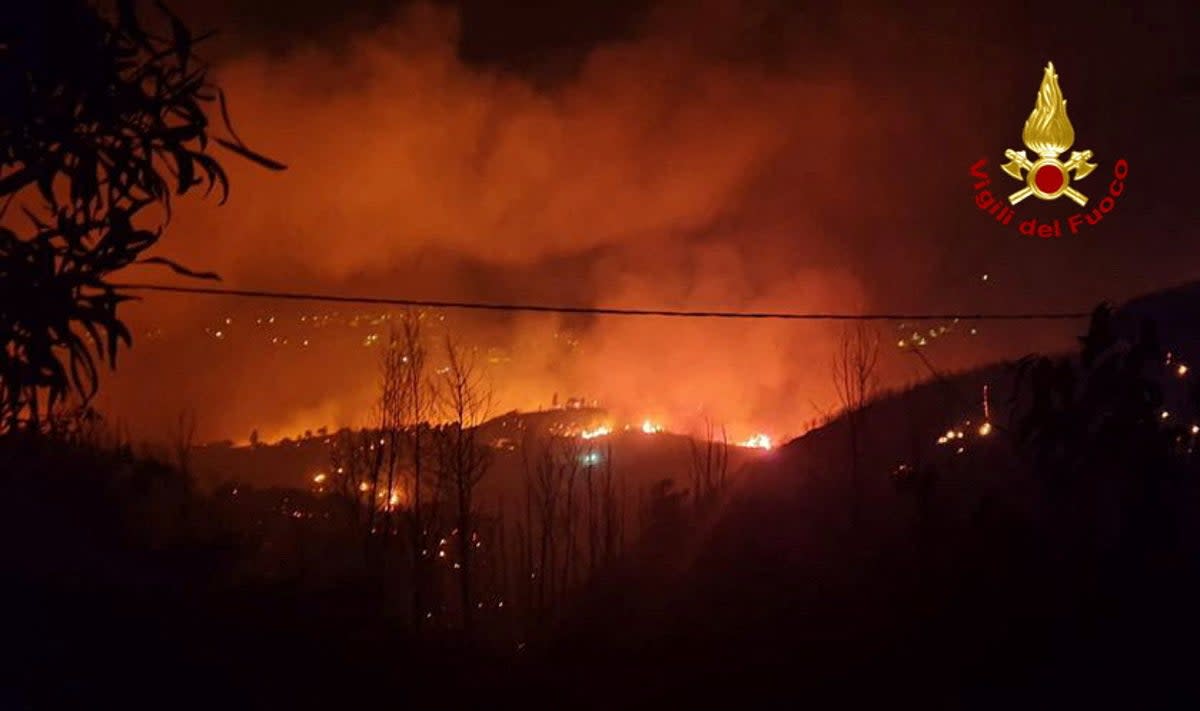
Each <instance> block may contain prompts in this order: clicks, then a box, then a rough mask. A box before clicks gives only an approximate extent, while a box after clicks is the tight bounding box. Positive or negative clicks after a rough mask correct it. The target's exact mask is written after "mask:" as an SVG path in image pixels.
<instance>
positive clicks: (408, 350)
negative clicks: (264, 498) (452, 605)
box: [380, 311, 442, 628]
mask: <svg viewBox="0 0 1200 711" xmlns="http://www.w3.org/2000/svg"><path fill="white" fill-rule="evenodd" d="M421 319H422V314H420V313H419V312H415V311H406V312H405V313H404V314H403V316H402V317H401V318H400V324H399V327H393V328H392V330H391V334H390V338H389V340H388V347H387V349H386V350H385V351H384V354H383V357H382V363H381V371H382V372H381V375H382V378H381V385H380V412H381V417H380V429H381V432H382V435H383V439H384V440H385V441H386V442H387V446H388V455H387V464H386V467H387V483H388V491H389V492H390V493H389V502H390V501H391V500H392V497H393V496H395V494H396V492H397V491H402V492H404V494H405V495H404V497H403V498H404V502H403V507H389V510H391V512H392V513H393V514H394V515H395V518H396V520H397V521H400V520H401V518H403V520H404V521H405V522H406V524H407V525H406V529H407V531H406V532H407V537H406V538H407V554H408V559H409V564H410V569H411V574H412V590H411V593H412V595H411V607H412V610H411V614H412V622H413V626H414V627H417V628H419V627H420V625H421V623H422V620H423V619H424V616H425V602H424V596H425V593H426V589H427V587H428V585H429V580H428V578H429V575H428V573H429V562H430V560H431V553H430V545H429V542H430V527H431V526H432V525H433V524H435V523H436V519H437V509H438V506H437V504H438V502H439V494H440V492H441V489H442V487H440V486H438V485H437V482H436V481H430V477H429V472H428V467H427V459H428V458H429V454H430V453H429V451H428V450H429V447H428V441H427V440H428V437H429V431H430V425H429V420H430V419H431V415H432V414H433V413H432V411H433V407H434V405H435V403H434V394H435V393H434V391H435V387H434V383H432V382H431V381H430V378H429V375H428V373H427V356H428V352H427V350H426V347H425V340H424V335H423V334H422V330H421ZM397 498H398V497H397Z"/></svg>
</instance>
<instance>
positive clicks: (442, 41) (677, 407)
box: [101, 3, 1059, 439]
mask: <svg viewBox="0 0 1200 711" xmlns="http://www.w3.org/2000/svg"><path fill="white" fill-rule="evenodd" d="M744 9H745V8H743V7H741V6H738V5H735V4H729V3H712V4H709V5H707V6H705V7H704V8H702V9H701V10H699V11H689V12H684V11H683V10H681V9H680V8H665V9H661V10H660V11H658V12H657V13H653V14H652V15H651V19H650V20H649V21H648V22H647V24H646V25H645V27H644V28H643V29H642V31H641V32H640V33H638V35H637V36H636V37H634V38H632V39H627V40H624V41H620V42H611V43H605V44H601V45H599V46H597V47H595V48H593V49H592V50H590V51H589V52H588V53H587V55H586V57H585V59H584V60H583V62H582V64H581V66H580V67H579V70H578V72H576V73H575V74H574V75H572V76H571V77H570V78H569V79H568V80H565V81H563V82H559V83H556V84H554V85H552V86H550V87H545V86H538V85H535V84H534V83H533V82H532V81H531V80H529V79H528V78H525V77H522V76H520V75H517V74H513V73H506V72H502V71H499V70H496V69H494V68H487V67H479V66H471V65H468V64H466V63H464V62H463V61H462V60H460V58H459V52H458V37H459V32H460V27H459V24H458V16H457V15H456V14H455V13H454V12H453V11H450V10H446V9H439V8H435V7H433V6H429V5H417V6H414V7H412V8H410V9H408V10H407V11H405V12H403V13H402V14H401V15H399V16H398V17H397V18H396V19H395V20H394V21H392V22H390V23H388V24H386V25H385V26H382V27H380V28H378V29H377V30H374V31H371V32H366V33H361V34H359V35H356V36H355V37H354V38H353V39H352V40H351V41H349V42H347V43H345V45H344V46H342V47H339V48H329V47H321V46H317V45H305V44H303V43H299V44H297V45H296V46H294V47H293V48H292V49H291V51H289V52H287V53H285V54H278V53H276V54H267V53H258V52H254V51H251V50H246V51H242V52H240V53H237V54H235V55H233V56H232V57H231V58H229V59H227V60H225V61H222V63H221V64H220V65H219V66H218V67H216V71H215V76H214V78H215V79H216V80H217V81H218V82H219V83H220V84H221V85H222V86H223V87H224V88H225V90H226V93H227V95H228V96H229V100H230V105H231V107H232V113H233V119H234V123H235V125H236V127H237V129H238V132H239V134H240V135H241V136H242V137H243V138H244V139H245V140H246V141H247V142H248V143H249V144H250V145H251V146H253V147H254V148H255V149H256V150H259V151H261V152H263V153H265V154H267V155H269V156H272V157H274V158H277V159H279V160H281V161H283V162H285V163H287V164H288V165H289V170H288V171H287V172H285V173H283V174H275V173H267V172H265V171H260V170H257V169H256V168H255V167H254V166H250V165H245V164H242V163H239V162H238V161H237V159H236V158H234V157H232V156H231V157H229V159H228V160H227V161H226V162H227V165H228V167H229V170H230V177H231V182H232V185H233V191H232V197H231V199H230V201H229V203H228V204H227V205H225V206H223V207H219V208H218V207H217V206H216V205H215V204H214V203H213V202H212V201H208V202H198V201H180V204H179V205H177V210H176V214H175V216H174V218H173V222H172V224H171V225H170V227H169V229H168V233H167V238H166V239H165V240H164V241H163V243H162V246H161V251H162V253H163V254H168V255H170V256H172V257H174V258H178V259H179V260H180V261H182V262H183V263H185V264H188V265H189V266H192V267H194V268H197V269H212V270H215V271H217V272H219V273H220V274H221V275H222V276H223V278H224V280H225V281H226V282H228V283H230V284H232V285H239V286H241V285H245V286H261V287H267V288H285V289H291V290H326V291H332V292H337V293H354V294H373V295H405V296H412V297H418V298H420V297H426V298H435V299H481V300H492V301H532V302H543V303H568V304H578V305H588V304H592V305H600V306H635V307H636V306H662V307H680V308H690V309H745V310H799V311H847V310H856V309H861V308H870V307H878V306H880V305H886V306H887V307H908V308H920V307H928V306H930V305H931V303H930V302H931V301H932V299H929V298H926V297H927V296H928V295H930V294H937V293H938V292H937V291H936V290H933V289H930V288H928V287H927V286H926V285H927V284H928V283H929V282H931V281H933V280H935V279H936V278H938V276H939V275H940V272H939V270H941V269H942V268H943V265H942V262H941V259H940V258H939V257H938V256H937V255H938V254H939V250H942V249H944V247H945V246H946V245H945V242H944V240H942V233H941V231H940V230H942V229H943V228H947V227H950V228H953V226H954V225H955V221H956V220H958V219H962V220H963V221H964V222H965V221H966V220H968V219H969V220H974V219H976V216H975V215H974V214H973V213H971V209H972V208H971V206H970V204H969V194H968V193H967V191H966V184H965V183H964V182H963V180H964V179H963V178H962V176H961V175H960V174H961V173H963V172H964V171H965V166H966V165H967V164H968V163H969V160H968V161H966V162H963V163H962V165H961V166H960V165H959V163H957V162H953V161H951V162H950V164H939V163H931V164H930V165H937V166H938V168H937V170H936V171H933V173H932V174H931V173H930V171H929V170H922V169H920V165H921V163H920V161H919V160H918V158H917V156H919V155H925V156H927V155H928V151H929V150H930V149H931V148H933V147H936V146H941V147H947V146H956V145H958V146H961V145H962V144H964V143H966V144H969V145H974V144H972V143H971V141H976V140H977V139H976V138H973V136H975V134H974V129H973V128H972V127H973V126H974V125H975V123H976V122H975V121H974V115H973V112H974V111H975V109H974V108H972V107H971V106H970V105H969V104H968V103H966V102H963V103H961V104H956V103H946V101H945V92H947V91H955V90H956V89H957V88H958V87H961V86H962V85H963V84H965V79H964V78H963V77H964V75H965V74H967V73H969V71H968V70H966V69H963V70H960V71H958V72H957V73H956V72H955V71H949V72H946V73H944V74H943V75H942V76H941V77H939V78H938V80H937V81H936V82H933V81H929V80H922V81H920V82H917V83H913V84H911V85H909V87H908V88H907V89H905V90H904V91H897V90H895V88H894V83H893V82H895V81H896V77H897V76H909V75H908V74H905V75H897V74H893V75H891V76H890V77H888V79H887V80H885V81H884V80H881V79H880V78H879V77H878V76H872V75H869V74H864V75H861V76H860V75H859V74H858V73H857V72H855V71H854V70H853V69H854V67H853V63H852V62H847V63H846V64H841V65H839V64H837V63H834V62H831V61H830V60H829V58H828V57H826V56H824V51H825V47H826V44H827V42H828V40H827V39H822V37H821V28H820V27H819V26H817V27H814V26H811V25H804V24H803V23H800V24H799V25H796V24H795V23H793V24H787V23H784V24H783V25H781V26H776V25H775V24H774V23H775V22H776V18H774V17H773V16H771V15H762V14H754V13H747V12H744V11H743V10H744ZM863 22H864V25H863V28H862V29H861V30H860V31H861V33H862V37H863V39H862V40H861V44H858V45H856V46H857V47H858V49H855V47H854V46H851V47H848V48H847V49H846V52H847V54H846V56H848V57H851V58H853V57H855V56H861V53H862V52H865V51H867V50H866V47H868V46H870V45H869V44H868V42H867V39H866V38H867V37H869V36H870V35H872V33H873V29H872V28H873V27H875V25H874V24H873V23H878V22H881V20H878V19H876V20H873V21H869V20H864V21H863ZM847 41H852V42H856V43H857V42H860V40H853V39H851V40H847ZM856 52H859V54H858V55H856V54H855V53H856ZM921 67H922V65H921V63H920V62H916V61H914V63H913V64H911V65H910V66H909V67H908V69H907V70H905V71H907V72H911V73H912V75H919V74H920V71H921ZM1030 67H1031V76H1032V77H1034V79H1036V71H1037V68H1038V66H1037V65H1036V64H1031V65H1030ZM1026 89H1027V90H1026V91H1024V92H1023V93H1022V96H1024V95H1027V94H1028V93H1029V91H1028V87H1026ZM939 96H940V97H941V101H942V103H941V105H940V107H939V110H938V111H937V112H936V115H931V114H929V113H928V112H927V111H925V110H923V109H922V108H921V107H923V106H929V105H932V102H936V101H938V97H939ZM1025 103H1027V99H1026V100H1025ZM1025 103H1023V104H1021V106H1022V107H1024V106H1025ZM1025 110H1026V111H1027V107H1025ZM1017 113H1019V111H1018V112H1017ZM1018 126H1019V124H1018ZM916 136H930V139H929V140H928V142H926V143H924V144H922V145H920V146H914V145H913V140H914V137H916ZM956 155H959V154H956ZM961 155H964V156H966V157H967V158H969V159H974V158H975V157H976V156H975V154H974V153H971V152H967V151H962V153H961ZM920 160H925V159H924V158H922V159H920ZM943 163H945V161H943ZM955 191H958V192H955ZM960 192H961V193H962V194H963V197H962V198H961V199H960V200H958V201H954V200H953V197H952V198H950V199H947V198H946V196H947V195H952V196H954V197H958V196H959V193H960ZM185 203H186V204H185ZM960 203H961V204H962V205H963V207H962V208H961V209H960V208H959V207H958V206H959V204H960ZM947 204H952V205H954V209H953V210H951V213H952V216H951V217H949V218H946V217H945V216H943V215H939V214H935V211H936V209H937V208H934V211H931V209H930V206H931V205H940V206H945V205H947ZM931 215H932V216H931ZM954 215H961V216H963V217H961V218H959V217H956V216H954ZM971 224H976V223H974V222H972V223H971ZM931 227H932V228H936V229H931ZM137 276H138V277H139V278H145V279H146V280H151V278H152V277H153V278H154V279H159V278H160V277H161V279H160V280H165V278H166V275H160V274H152V273H141V274H138V275H137ZM970 278H971V282H970V283H971V284H972V285H975V286H973V287H971V288H976V287H977V285H978V282H977V279H978V275H977V273H971V275H970ZM956 293H959V294H962V293H971V294H974V293H975V292H967V291H965V287H959V288H957V291H956ZM983 296H986V295H983ZM937 298H939V299H940V298H941V294H938V296H937ZM993 301H994V302H995V303H1002V302H1001V301H999V300H998V299H994V300H993ZM985 306H986V303H985ZM335 311H336V312H338V314H339V315H338V318H340V319H342V320H343V321H344V320H345V319H346V318H347V317H348V316H349V315H350V314H351V313H356V314H361V315H363V316H364V319H363V320H362V323H361V324H360V325H359V326H358V327H355V328H350V327H345V328H336V327H333V326H323V327H322V328H319V329H315V330H314V329H312V328H311V324H312V321H309V320H308V319H309V318H310V317H311V318H315V317H316V316H317V315H318V314H319V313H326V314H328V313H331V312H335ZM368 311H370V310H369V309H365V308H357V309H349V308H341V309H338V308H333V307H328V306H320V307H318V306H312V305H307V306H302V307H301V306H289V305H279V304H270V303H266V302H247V301H215V300H213V301H206V300H202V299H199V298H195V299H188V298H185V297H174V296H165V295H157V294H156V295H153V296H152V297H150V298H149V299H148V300H147V302H146V303H143V304H138V305H136V306H134V307H132V308H131V309H130V311H129V315H130V317H131V318H132V319H133V322H134V323H135V324H136V326H137V329H138V331H137V332H138V337H139V338H138V341H139V342H138V343H137V346H136V348H135V349H134V352H133V353H132V354H131V358H129V359H128V360H127V362H126V363H124V364H123V365H122V368H121V371H120V372H119V373H118V375H117V377H115V378H114V379H113V380H112V381H111V388H110V389H108V390H107V391H106V395H105V399H104V400H102V402H101V404H102V405H104V406H106V407H108V408H109V409H110V410H111V411H113V412H115V413H117V414H118V415H119V416H120V417H121V418H123V419H124V420H126V421H127V422H129V423H131V425H132V426H133V427H134V429H136V430H154V428H156V427H157V428H158V430H159V431H161V425H160V423H162V422H167V421H171V419H173V414H172V413H174V412H177V411H178V410H180V409H184V408H191V409H194V410H196V412H197V415H198V419H199V423H200V426H201V436H202V437H204V438H217V437H230V438H233V439H245V438H246V436H247V435H248V434H249V432H250V430H251V429H252V428H259V429H260V431H261V432H262V433H263V435H264V438H270V437H277V436H282V435H284V434H290V433H295V432H297V431H300V430H303V429H315V428H317V427H319V426H322V425H328V426H337V425H344V424H363V423H365V422H366V421H368V420H369V417H370V402H371V399H372V397H373V387H374V386H373V383H374V378H375V377H376V373H377V370H376V366H375V363H376V361H375V358H376V357H377V355H378V352H377V350H376V349H374V348H372V347H370V343H369V338H368V337H369V335H370V333H372V332H374V333H377V334H379V333H382V334H386V329H387V325H386V322H375V323H371V322H370V320H369V319H367V318H365V317H366V316H369V315H370V314H368ZM378 311H379V310H378V309H376V310H374V312H376V313H377V312H378ZM443 316H444V317H445V319H446V320H445V321H442V320H439V321H437V323H438V326H439V328H440V327H441V326H446V327H448V328H451V329H453V330H455V331H457V332H460V333H461V334H462V335H464V336H466V337H468V338H469V339H470V341H471V342H472V343H474V344H476V345H478V346H479V348H480V353H481V357H484V358H488V359H489V368H490V370H491V371H492V372H493V382H494V385H495V388H496V395H497V401H498V409H505V408H514V407H522V408H529V407H536V406H538V405H543V406H544V405H548V404H549V403H550V401H551V399H552V398H553V397H554V396H555V395H558V396H559V397H560V398H562V399H565V398H566V397H568V396H573V395H579V396H583V397H586V398H587V399H589V400H591V399H596V400H599V401H601V402H602V404H605V405H608V406H610V407H612V408H614V411H615V412H617V413H618V414H619V416H622V417H629V418H636V420H637V421H640V418H641V417H642V416H653V417H655V418H656V419H662V420H663V421H665V422H666V423H667V424H668V426H669V427H672V426H674V427H677V428H679V429H683V428H685V427H689V426H691V423H694V422H695V421H696V420H697V418H700V417H710V418H712V419H714V420H716V421H718V422H725V423H728V425H729V427H730V434H731V436H734V437H738V438H741V437H745V436H748V435H749V434H751V433H753V432H755V431H766V432H768V433H770V434H772V435H774V436H776V437H778V436H780V435H785V434H797V433H799V432H800V431H802V430H803V428H804V427H805V424H806V423H807V422H808V421H810V420H811V419H812V418H814V417H815V416H816V415H817V413H818V412H819V411H821V410H825V409H830V408H832V407H833V393H832V387H831V386H830V384H829V362H830V358H831V352H832V349H831V344H832V343H833V342H834V339H835V338H836V335H837V330H836V327H834V326H829V325H822V324H795V323H779V322H774V323H772V322H736V323H733V322H722V321H688V322H683V321H678V320H666V319H644V320H634V319H623V318H610V319H605V318H594V319H580V318H574V317H572V318H565V317H564V318H560V317H552V316H544V315H538V316H532V315H521V316H516V315H502V314H501V315H491V316H488V317H487V318H483V317H472V316H466V315H463V314H461V313H454V312H450V313H448V314H444V315H443ZM301 317H303V318H304V320H303V321H302V320H301ZM267 318H274V319H276V321H274V322H270V321H267V322H263V321H261V320H262V319H267ZM435 318H436V316H435ZM226 319H229V321H228V322H226ZM285 323H286V324H291V327H292V328H291V330H285V329H284V328H283V325H284V324H285ZM205 328H208V329H209V333H208V334H206V333H205V331H204V329H205ZM888 328H890V327H888ZM217 330H221V331H222V336H221V337H220V338H218V337H216V336H214V335H213V334H214V333H215V332H216V331H217ZM1058 333H1059V332H1058V331H1055V332H1054V334H1055V335H1057V334H1058ZM384 337H385V338H386V335H384ZM272 338H274V339H276V341H275V342H272ZM284 338H286V339H287V343H286V344H282V343H280V342H279V340H280V339H284ZM883 341H884V347H885V349H887V348H888V347H889V346H890V345H891V343H892V341H894V338H893V336H892V331H890V330H885V331H884V333H883ZM959 341H960V342H959V345H958V346H956V347H955V348H954V349H953V352H948V353H947V354H946V355H945V358H946V361H945V363H946V364H947V365H948V366H962V365H965V364H969V363H972V362H978V361H980V360H983V359H984V358H987V357H990V356H991V355H994V354H995V350H994V348H993V346H994V345H995V344H994V343H990V344H989V345H986V346H985V345H981V344H978V343H976V342H975V341H971V340H970V339H967V338H965V336H964V337H961V338H960V339H959ZM302 342H303V343H302ZM1038 342H1039V341H1038V340H1037V339H1036V338H1028V339H1027V340H1026V341H1024V342H1023V343H1022V345H1036V344H1037V343H1038ZM1055 342H1057V341H1055ZM364 343H367V345H364ZM489 349H490V350H489ZM489 354H490V355H489ZM911 361H912V359H911V357H903V356H900V357H893V355H891V354H889V356H888V358H887V359H885V363H884V373H883V374H884V376H885V381H886V382H888V383H892V384H894V383H897V382H901V381H904V380H909V379H912V378H913V377H916V376H917V375H919V374H920V372H919V370H918V369H917V365H914V363H913V362H911Z"/></svg>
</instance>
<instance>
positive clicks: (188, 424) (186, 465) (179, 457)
mask: <svg viewBox="0 0 1200 711" xmlns="http://www.w3.org/2000/svg"><path fill="white" fill-rule="evenodd" d="M195 446H196V412H195V411H194V410H191V409H187V410H183V411H182V412H180V413H179V416H178V417H177V418H176V419H175V426H174V427H172V428H171V449H172V450H173V453H174V454H175V465H176V466H177V467H179V471H180V473H182V474H183V475H184V476H190V475H191V473H192V466H191V464H192V449H193V448H194V447H195Z"/></svg>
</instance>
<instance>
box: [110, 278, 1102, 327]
mask: <svg viewBox="0 0 1200 711" xmlns="http://www.w3.org/2000/svg"><path fill="white" fill-rule="evenodd" d="M114 286H115V287H116V288H118V289H125V290H128V291H160V292H169V293H175V294H200V295H205V296H235V297H242V298H249V299H275V300H281V301H319V302H325V303H336V304H376V305H386V306H416V307H424V308H433V309H468V310H475V311H532V312H538V313H559V314H593V315H598V316H660V317H666V318H724V319H779V320H785V321H934V320H952V319H958V320H960V321H1048V320H1058V321H1064V320H1075V319H1081V318H1087V317H1088V316H1089V315H1090V313H1089V312H1082V311H1063V312H1043V313H990V314H989V313H941V314H939V313H868V314H848V313H830V312H813V313H798V312H789V311H691V310H685V309H633V308H610V307H603V306H551V305H544V304H505V303H487V302H479V301H435V300H427V299H398V298H389V297H375V296H343V295H338V294H318V293H308V292H295V291H269V290H266V289H226V288H219V287H206V286H169V285H166V284H114Z"/></svg>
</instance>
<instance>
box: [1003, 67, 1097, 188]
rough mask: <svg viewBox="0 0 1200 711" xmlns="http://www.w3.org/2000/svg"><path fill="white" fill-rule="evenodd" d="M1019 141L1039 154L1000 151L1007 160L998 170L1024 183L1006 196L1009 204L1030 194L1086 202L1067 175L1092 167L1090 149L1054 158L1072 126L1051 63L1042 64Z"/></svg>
mask: <svg viewBox="0 0 1200 711" xmlns="http://www.w3.org/2000/svg"><path fill="white" fill-rule="evenodd" d="M1021 140H1022V141H1023V142H1024V143H1025V146H1026V147H1027V148H1028V149H1029V150H1031V151H1033V152H1034V153H1036V154H1037V155H1038V156H1039V157H1038V159H1037V160H1036V161H1031V160H1029V158H1028V156H1026V155H1025V151H1015V150H1012V149H1011V148H1010V149H1008V150H1007V151H1005V152H1004V156H1005V157H1006V158H1008V159H1009V162H1008V163H1005V164H1004V165H1002V166H1001V169H1002V170H1004V172H1005V173H1008V174H1009V175H1011V176H1012V177H1014V178H1016V179H1017V180H1020V181H1023V182H1024V183H1025V184H1026V185H1025V187H1024V188H1021V189H1020V190H1018V191H1017V192H1015V193H1013V194H1012V195H1010V196H1009V197H1008V201H1009V202H1010V203H1012V204H1013V205H1016V204H1017V203H1019V202H1021V201H1022V200H1024V199H1025V198H1027V197H1029V196H1030V195H1033V196H1035V197H1038V198H1041V199H1042V200H1055V199H1057V198H1058V197H1059V196H1061V195H1066V196H1067V197H1069V198H1070V199H1072V200H1074V201H1075V202H1076V203H1078V204H1079V205H1080V207H1082V206H1084V205H1086V204H1087V201H1088V199H1087V196H1086V195H1084V194H1083V193H1081V192H1079V191H1078V190H1076V189H1075V188H1073V187H1071V178H1072V173H1073V174H1074V179H1075V180H1082V179H1083V178H1084V177H1086V176H1087V175H1088V173H1091V172H1092V171H1093V170H1095V169H1096V164H1095V163H1089V162H1088V161H1089V160H1091V158H1092V152H1091V151H1072V152H1071V157H1070V159H1069V160H1067V161H1066V162H1065V163H1064V162H1062V161H1060V160H1059V159H1058V157H1059V156H1060V155H1061V154H1062V153H1063V152H1064V151H1066V150H1067V149H1068V148H1070V147H1071V144H1073V143H1074V142H1075V129H1074V127H1072V126H1071V119H1069V118H1068V117H1067V100H1066V99H1064V98H1063V93H1062V89H1060V88H1059V86H1058V74H1057V73H1056V72H1055V71H1054V62H1048V63H1047V64H1046V71H1045V73H1044V74H1043V75H1042V85H1041V87H1039V88H1038V94H1037V102H1036V103H1035V104H1034V107H1033V113H1031V114H1029V118H1028V119H1027V120H1026V121H1025V130H1024V131H1022V132H1021Z"/></svg>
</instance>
